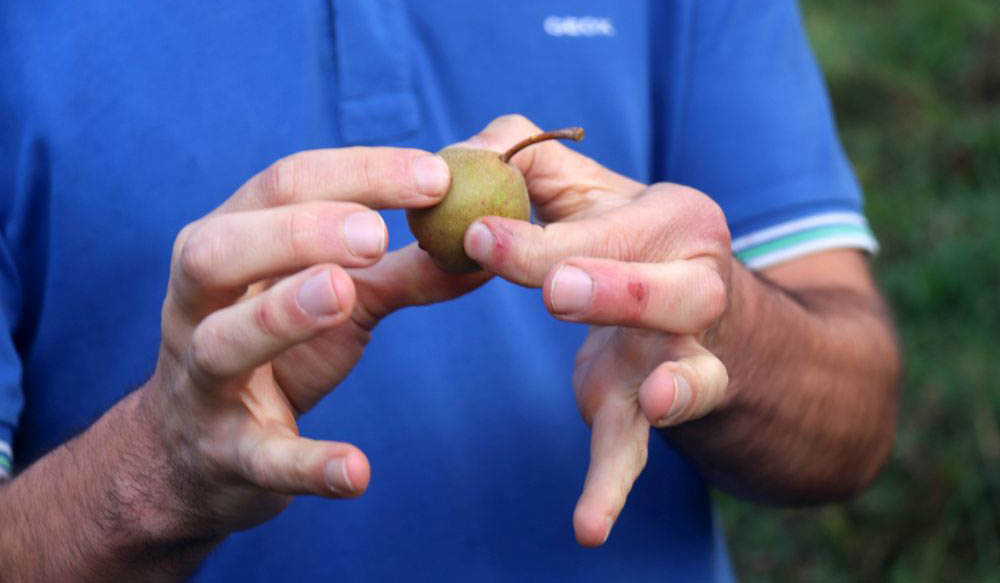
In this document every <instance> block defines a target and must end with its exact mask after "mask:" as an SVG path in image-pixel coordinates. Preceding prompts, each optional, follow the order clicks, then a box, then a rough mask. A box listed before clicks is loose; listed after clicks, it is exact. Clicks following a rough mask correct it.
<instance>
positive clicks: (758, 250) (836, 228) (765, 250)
mask: <svg viewBox="0 0 1000 583" xmlns="http://www.w3.org/2000/svg"><path fill="white" fill-rule="evenodd" d="M835 235H862V236H865V237H873V235H872V232H871V230H870V229H868V227H865V226H862V225H848V224H841V225H826V226H823V227H816V228H814V229H807V230H805V231H800V232H798V233H794V234H791V235H787V236H785V237H781V238H779V239H774V240H772V241H768V242H766V243H761V244H760V245H756V246H754V247H750V248H748V249H744V250H743V251H740V252H738V253H737V254H736V257H737V258H739V260H740V261H744V262H745V261H749V260H751V259H754V258H755V257H760V256H761V255H767V254H769V253H774V252H776V251H781V250H782V249H787V248H789V247H794V246H795V245H801V244H802V243H808V242H810V241H815V240H817V239H823V238H826V237H831V236H835Z"/></svg>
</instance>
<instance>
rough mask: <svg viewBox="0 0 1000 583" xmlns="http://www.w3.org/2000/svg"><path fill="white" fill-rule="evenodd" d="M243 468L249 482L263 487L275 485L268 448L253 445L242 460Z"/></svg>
mask: <svg viewBox="0 0 1000 583" xmlns="http://www.w3.org/2000/svg"><path fill="white" fill-rule="evenodd" d="M243 466H244V467H243V470H244V472H245V473H246V475H247V477H248V478H249V479H250V481H251V482H253V483H254V484H256V485H258V486H260V487H261V488H265V489H272V488H274V486H275V479H274V478H275V476H274V472H273V470H272V467H271V464H270V463H269V456H268V449H267V448H266V447H255V448H253V449H252V450H251V453H250V454H249V456H247V457H246V458H245V460H244V464H243Z"/></svg>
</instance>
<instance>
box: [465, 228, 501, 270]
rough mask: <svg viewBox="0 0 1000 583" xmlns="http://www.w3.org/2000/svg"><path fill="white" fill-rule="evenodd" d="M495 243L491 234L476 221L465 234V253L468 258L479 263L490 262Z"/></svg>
mask: <svg viewBox="0 0 1000 583" xmlns="http://www.w3.org/2000/svg"><path fill="white" fill-rule="evenodd" d="M495 243H496V241H495V240H494V239H493V233H492V232H491V231H490V230H489V229H488V228H487V227H486V225H484V224H482V223H480V222H478V221H477V222H475V223H472V226H470V227H469V228H468V230H466V232H465V252H466V253H468V254H469V257H471V258H473V259H475V260H476V261H478V262H480V263H485V262H488V261H489V260H490V256H491V255H492V254H493V245H494V244H495Z"/></svg>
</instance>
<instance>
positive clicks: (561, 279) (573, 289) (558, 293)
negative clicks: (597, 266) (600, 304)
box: [551, 265, 594, 314]
mask: <svg viewBox="0 0 1000 583" xmlns="http://www.w3.org/2000/svg"><path fill="white" fill-rule="evenodd" d="M593 295H594V280H592V279H590V276H589V275H587V273H586V272H585V271H584V270H582V269H580V268H579V267H573V266H572V265H563V266H562V267H560V268H559V271H557V272H556V275H555V277H553V278H552V293H551V297H552V311H553V312H555V313H556V314H573V313H576V312H582V311H584V310H586V309H587V307H588V306H590V298H591V296H593Z"/></svg>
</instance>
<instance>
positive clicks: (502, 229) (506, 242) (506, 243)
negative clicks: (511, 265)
mask: <svg viewBox="0 0 1000 583" xmlns="http://www.w3.org/2000/svg"><path fill="white" fill-rule="evenodd" d="M487 228H488V229H489V230H490V232H491V233H493V253H492V254H491V256H490V263H493V264H495V265H502V264H503V262H504V259H506V258H507V254H508V253H509V252H510V240H511V239H513V238H514V232H513V231H511V230H510V229H509V228H507V226H506V225H503V224H496V223H494V224H491V225H490V226H489V227H487Z"/></svg>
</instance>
